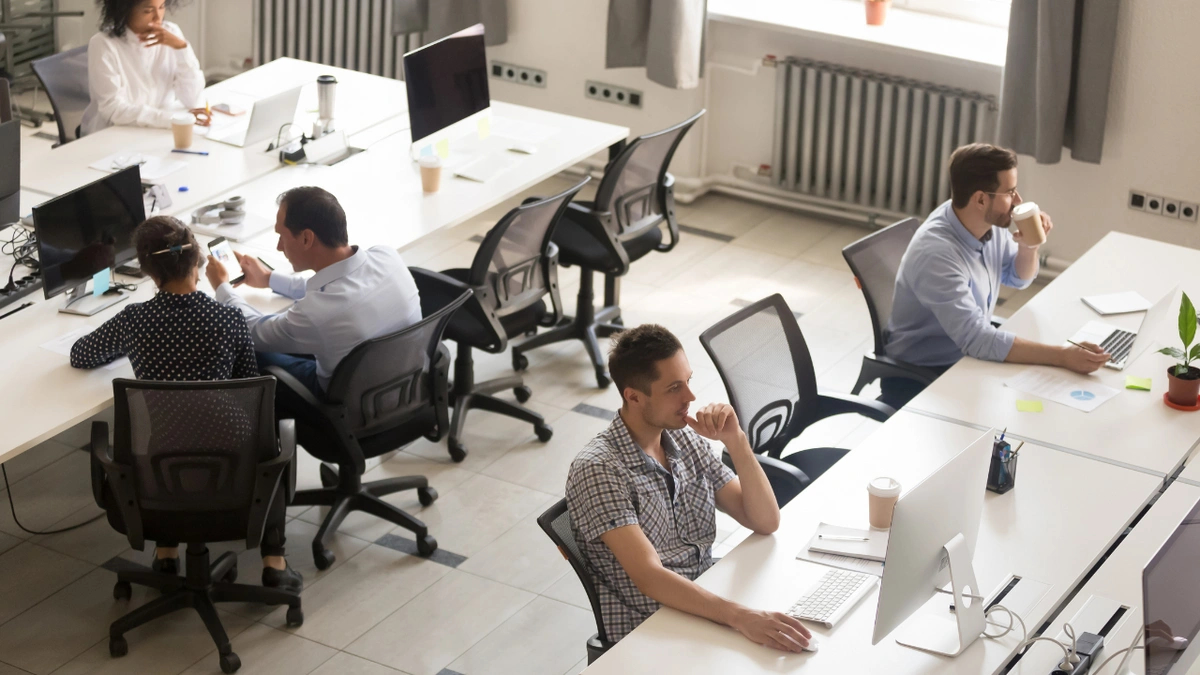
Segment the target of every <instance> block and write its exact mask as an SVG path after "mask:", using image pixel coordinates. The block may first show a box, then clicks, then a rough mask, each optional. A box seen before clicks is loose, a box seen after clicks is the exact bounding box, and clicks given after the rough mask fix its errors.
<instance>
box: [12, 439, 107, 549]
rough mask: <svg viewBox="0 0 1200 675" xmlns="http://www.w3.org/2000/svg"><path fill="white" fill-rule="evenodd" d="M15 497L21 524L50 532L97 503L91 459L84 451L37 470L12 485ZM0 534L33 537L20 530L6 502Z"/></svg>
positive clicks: (65, 456)
mask: <svg viewBox="0 0 1200 675" xmlns="http://www.w3.org/2000/svg"><path fill="white" fill-rule="evenodd" d="M12 498H13V503H14V505H15V507H16V511H17V518H18V519H19V520H20V523H21V524H22V525H24V526H25V527H26V528H28V529H30V530H36V531H44V530H47V529H49V528H50V527H51V526H52V525H54V524H55V523H57V522H59V521H61V520H62V519H64V518H66V517H67V516H69V515H71V514H72V513H75V512H76V511H78V510H80V509H82V508H83V507H85V506H87V505H88V504H92V503H94V499H93V497H92V488H91V470H90V468H89V459H88V456H87V455H86V454H84V453H82V452H72V453H68V454H66V455H64V456H63V457H62V459H59V460H57V461H55V462H53V463H52V464H50V465H48V466H46V467H43V468H41V469H39V470H37V471H35V472H34V473H32V474H30V475H29V476H27V477H26V478H25V479H24V480H22V481H21V482H20V483H17V484H16V485H13V486H12ZM5 502H7V499H6V500H5ZM0 531H2V532H6V533H8V534H11V535H13V536H16V537H19V538H22V539H24V538H28V537H29V536H31V535H29V534H28V533H26V532H23V531H22V530H21V529H20V528H19V527H17V523H16V522H14V520H13V517H12V513H11V512H10V510H9V508H8V504H7V503H5V504H3V508H0Z"/></svg>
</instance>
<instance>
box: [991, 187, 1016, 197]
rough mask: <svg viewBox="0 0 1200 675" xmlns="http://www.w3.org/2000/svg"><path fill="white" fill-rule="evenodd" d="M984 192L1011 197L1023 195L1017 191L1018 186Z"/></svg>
mask: <svg viewBox="0 0 1200 675" xmlns="http://www.w3.org/2000/svg"><path fill="white" fill-rule="evenodd" d="M983 194H985V195H992V196H999V195H1008V196H1009V197H1020V196H1021V194H1020V193H1019V192H1017V188H1013V189H1011V190H1005V191H1004V192H985V193H983Z"/></svg>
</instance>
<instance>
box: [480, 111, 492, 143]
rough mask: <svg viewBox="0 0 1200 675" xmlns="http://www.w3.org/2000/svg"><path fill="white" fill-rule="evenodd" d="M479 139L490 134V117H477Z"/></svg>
mask: <svg viewBox="0 0 1200 675" xmlns="http://www.w3.org/2000/svg"><path fill="white" fill-rule="evenodd" d="M478 127H479V140H484V139H486V138H487V137H488V136H491V135H492V118H490V117H487V116H484V117H480V118H479V122H478Z"/></svg>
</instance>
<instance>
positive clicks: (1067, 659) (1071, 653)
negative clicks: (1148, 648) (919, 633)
mask: <svg viewBox="0 0 1200 675" xmlns="http://www.w3.org/2000/svg"><path fill="white" fill-rule="evenodd" d="M996 610H1000V611H1002V612H1004V613H1005V614H1007V615H1008V625H1007V626H1002V625H1001V624H999V623H996V622H994V621H987V623H988V624H989V625H992V626H997V627H1000V628H1003V629H1004V630H1003V631H1001V632H999V633H995V634H992V633H987V632H984V633H983V637H985V638H990V639H992V640H998V639H1000V638H1002V637H1004V636H1005V635H1008V634H1009V633H1011V632H1012V630H1013V628H1014V624H1013V619H1016V621H1017V622H1018V623H1019V624H1020V625H1021V644H1020V645H1019V646H1018V647H1017V651H1019V652H1021V654H1022V655H1024V653H1025V649H1026V647H1028V646H1029V645H1032V644H1033V643H1035V642H1050V643H1052V644H1054V645H1057V646H1058V648H1059V649H1061V650H1062V652H1063V660H1062V661H1060V662H1059V664H1058V669H1059V670H1064V671H1066V672H1071V671H1072V670H1073V669H1074V668H1075V666H1076V664H1078V663H1079V661H1080V658H1079V654H1078V653H1077V649H1078V645H1077V643H1076V640H1075V627H1074V626H1072V625H1071V624H1070V623H1064V624H1063V632H1064V633H1066V634H1067V637H1069V638H1071V644H1070V646H1069V647H1068V646H1067V645H1064V644H1063V643H1062V642H1060V641H1058V639H1056V638H1052V637H1046V636H1044V635H1043V636H1038V637H1034V638H1030V637H1029V633H1028V630H1027V629H1026V627H1025V621H1024V620H1022V619H1021V615H1020V614H1017V613H1016V612H1014V611H1012V610H1010V609H1009V608H1007V607H1005V606H1004V605H999V604H997V605H992V606H991V607H989V608H988V610H987V611H986V612H984V619H985V620H987V618H988V617H989V616H990V615H991V613H992V612H994V611H996ZM1125 651H1128V650H1121V651H1120V652H1117V653H1118V654H1120V653H1124V652H1125ZM1104 663H1108V661H1107V660H1106V661H1105V662H1104ZM1103 667H1104V665H1103V664H1101V666H1100V668H1103ZM1092 672H1095V673H1099V672H1100V669H1099V668H1097V669H1095V670H1093V671H1092Z"/></svg>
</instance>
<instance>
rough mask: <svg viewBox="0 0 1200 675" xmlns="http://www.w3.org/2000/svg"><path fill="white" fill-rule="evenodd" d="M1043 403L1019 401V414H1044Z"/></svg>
mask: <svg viewBox="0 0 1200 675" xmlns="http://www.w3.org/2000/svg"><path fill="white" fill-rule="evenodd" d="M1042 410H1043V408H1042V402H1041V401H1017V412H1042Z"/></svg>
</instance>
